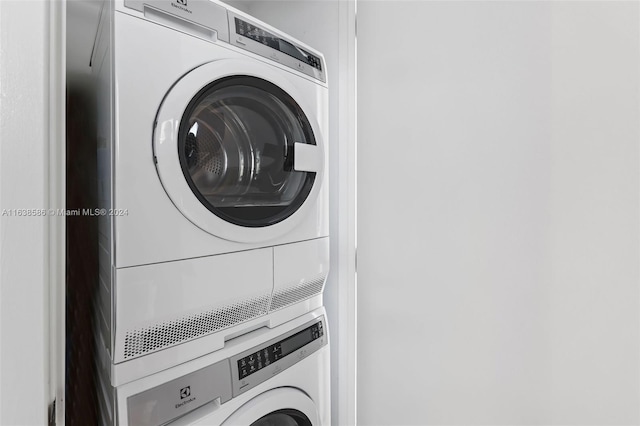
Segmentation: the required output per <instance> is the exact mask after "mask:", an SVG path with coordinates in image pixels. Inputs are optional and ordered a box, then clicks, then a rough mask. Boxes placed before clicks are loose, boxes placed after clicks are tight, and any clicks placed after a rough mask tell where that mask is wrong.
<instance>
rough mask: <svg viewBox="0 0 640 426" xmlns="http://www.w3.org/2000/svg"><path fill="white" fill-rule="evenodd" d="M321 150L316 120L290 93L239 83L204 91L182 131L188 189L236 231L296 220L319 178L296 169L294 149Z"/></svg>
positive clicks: (253, 80) (259, 82) (251, 80)
mask: <svg viewBox="0 0 640 426" xmlns="http://www.w3.org/2000/svg"><path fill="white" fill-rule="evenodd" d="M297 144H309V145H316V141H315V138H314V134H313V131H312V128H311V125H310V124H309V121H308V119H307V117H306V116H305V114H304V113H303V111H302V109H301V108H300V106H299V105H298V104H297V103H296V102H295V100H294V99H293V98H292V97H291V96H289V95H288V94H287V93H286V92H285V91H284V90H282V89H281V88H279V87H278V86H276V85H275V84H273V83H270V82H268V81H266V80H263V79H260V78H257V77H251V76H232V77H226V78H223V79H220V80H217V81H215V82H213V83H211V84H209V85H207V86H206V87H204V88H203V89H202V90H201V91H200V92H199V93H198V94H197V95H196V96H195V97H194V98H193V99H192V100H191V102H190V103H189V105H188V106H187V109H186V111H185V113H184V115H183V116H182V120H181V122H180V127H179V131H178V156H179V159H180V166H181V168H182V172H183V174H184V177H185V179H186V181H187V183H188V184H189V187H190V188H191V190H192V191H193V193H194V194H195V196H196V197H197V198H198V200H199V201H200V202H201V203H202V204H203V205H204V206H205V207H206V208H207V209H209V210H210V211H211V212H212V213H213V214H215V215H216V216H218V217H220V218H221V219H223V220H225V221H227V222H230V223H233V224H235V225H240V226H245V227H265V226H269V225H273V224H275V223H278V222H281V221H283V220H284V219H286V218H287V217H289V216H291V215H292V214H293V213H295V211H296V210H298V208H300V206H301V205H302V204H303V203H304V201H305V200H306V198H307V196H308V195H309V193H310V192H311V189H312V187H313V183H314V179H315V177H316V173H315V172H309V171H297V170H295V169H294V164H295V160H294V151H295V150H294V145H297Z"/></svg>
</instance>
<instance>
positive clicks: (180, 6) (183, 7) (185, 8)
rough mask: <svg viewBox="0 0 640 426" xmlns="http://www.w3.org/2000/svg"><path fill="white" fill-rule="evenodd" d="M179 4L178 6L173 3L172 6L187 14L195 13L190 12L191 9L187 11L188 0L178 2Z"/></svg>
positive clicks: (178, 0)
mask: <svg viewBox="0 0 640 426" xmlns="http://www.w3.org/2000/svg"><path fill="white" fill-rule="evenodd" d="M176 1H177V2H178V4H176V3H174V2H171V6H173V7H175V8H176V9H180V10H183V11H185V12H187V13H193V12H192V11H190V10H189V9H187V7H186V6H187V0H176Z"/></svg>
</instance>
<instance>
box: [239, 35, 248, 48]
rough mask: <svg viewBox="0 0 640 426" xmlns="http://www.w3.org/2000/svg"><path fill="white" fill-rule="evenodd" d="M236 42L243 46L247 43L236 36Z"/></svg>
mask: <svg viewBox="0 0 640 426" xmlns="http://www.w3.org/2000/svg"><path fill="white" fill-rule="evenodd" d="M236 43H238V44H241V45H243V46H245V45H246V44H247V43H245V42H244V40H243V39H242V37H238V38H236Z"/></svg>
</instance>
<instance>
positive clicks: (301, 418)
mask: <svg viewBox="0 0 640 426" xmlns="http://www.w3.org/2000/svg"><path fill="white" fill-rule="evenodd" d="M251 426H313V425H312V424H311V420H309V418H308V417H307V416H305V415H304V414H303V413H301V412H300V411H298V410H292V409H287V410H278V411H274V412H273V413H270V414H267V415H266V416H264V417H261V418H260V419H258V420H256V421H255V422H253V423H251Z"/></svg>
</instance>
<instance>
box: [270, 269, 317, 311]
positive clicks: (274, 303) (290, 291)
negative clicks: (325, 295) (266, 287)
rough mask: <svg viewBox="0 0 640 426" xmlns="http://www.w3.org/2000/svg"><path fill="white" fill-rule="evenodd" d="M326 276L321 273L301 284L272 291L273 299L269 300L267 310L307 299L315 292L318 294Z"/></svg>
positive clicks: (273, 309)
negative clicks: (269, 303)
mask: <svg viewBox="0 0 640 426" xmlns="http://www.w3.org/2000/svg"><path fill="white" fill-rule="evenodd" d="M326 277H327V276H326V275H325V274H322V275H319V276H318V277H317V278H314V279H312V280H309V281H305V282H304V283H302V284H298V285H295V286H292V287H288V288H284V289H281V290H276V292H275V293H273V299H272V300H271V307H270V309H269V311H275V310H278V309H281V308H284V307H285V306H289V305H293V304H294V303H297V302H300V301H302V300H305V299H309V298H310V297H313V296H315V295H316V294H320V293H321V292H322V287H323V286H324V280H325V278H326Z"/></svg>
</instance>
